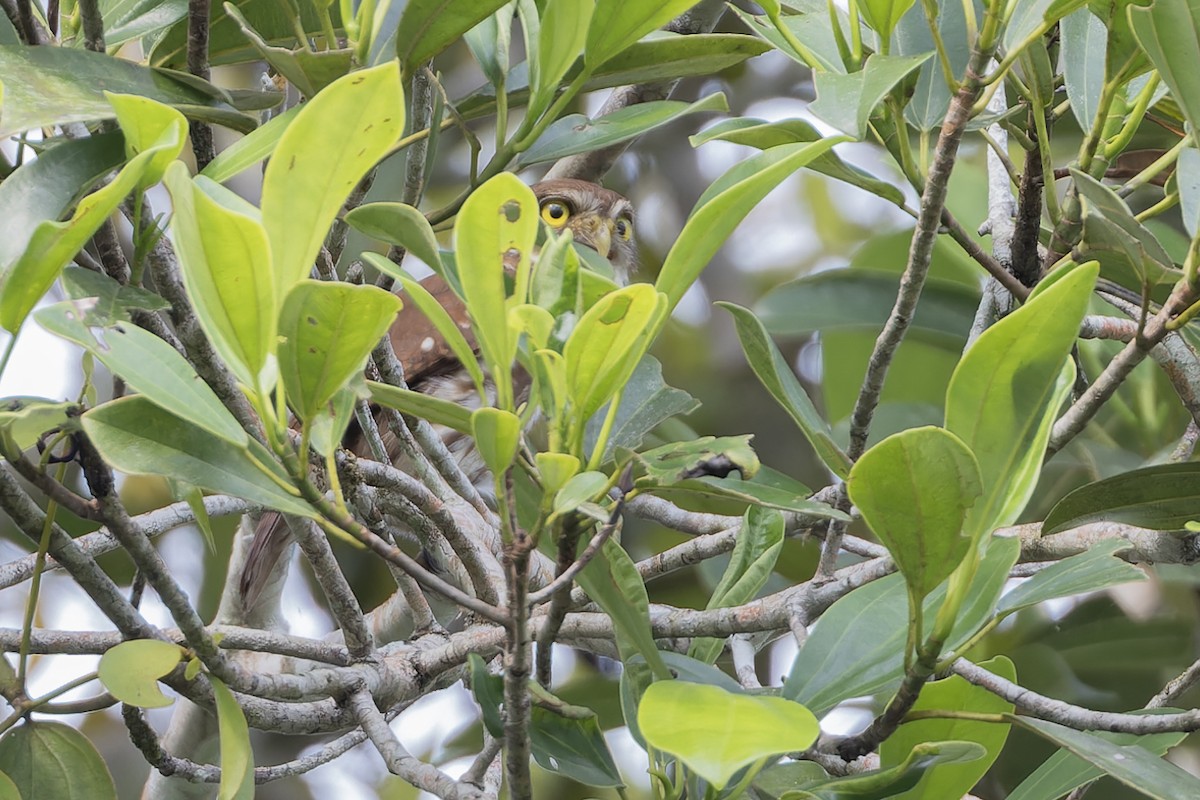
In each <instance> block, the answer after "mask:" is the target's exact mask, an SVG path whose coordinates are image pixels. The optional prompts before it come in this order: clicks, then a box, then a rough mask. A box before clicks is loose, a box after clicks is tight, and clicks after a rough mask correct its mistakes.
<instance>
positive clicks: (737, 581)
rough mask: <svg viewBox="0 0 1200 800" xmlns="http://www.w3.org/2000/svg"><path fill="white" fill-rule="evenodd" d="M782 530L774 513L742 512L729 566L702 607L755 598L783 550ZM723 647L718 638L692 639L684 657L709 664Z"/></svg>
mask: <svg viewBox="0 0 1200 800" xmlns="http://www.w3.org/2000/svg"><path fill="white" fill-rule="evenodd" d="M783 528H784V525H783V515H782V514H780V513H779V512H778V511H776V510H774V509H769V508H760V507H758V506H751V507H750V508H747V509H746V513H745V515H743V517H742V529H741V532H740V533H739V534H738V538H737V544H735V545H734V546H733V553H731V554H730V556H729V565H728V566H726V567H725V572H724V574H723V575H721V580H720V582H719V583H718V584H717V588H715V589H713V593H712V596H710V597H709V598H708V604H707V605H706V606H705V608H707V609H713V608H731V607H732V606H738V605H741V604H742V603H747V602H749V601H751V600H753V599H754V598H755V596H757V595H758V592H759V590H760V589H762V587H763V586H764V585H765V584H766V582H767V579H768V578H770V577H771V572H772V571H773V570H774V569H775V562H776V561H777V560H778V559H779V553H780V552H781V551H782V550H783ZM723 646H724V644H723V642H722V641H721V640H720V639H713V638H698V639H693V640H692V645H691V647H689V648H688V655H689V656H691V657H692V658H695V659H697V660H698V661H703V662H706V663H708V664H712V663H713V662H715V661H716V660H717V656H719V655H720V654H721V649H722V647H723Z"/></svg>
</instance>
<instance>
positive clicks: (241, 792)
mask: <svg viewBox="0 0 1200 800" xmlns="http://www.w3.org/2000/svg"><path fill="white" fill-rule="evenodd" d="M208 682H209V684H210V685H211V686H212V691H213V700H215V701H216V707H217V729H218V731H219V734H220V737H221V784H220V787H219V788H218V790H217V800H251V798H253V797H254V753H253V751H252V750H251V749H250V727H249V726H248V725H247V724H246V715H245V714H243V713H242V707H241V706H239V705H238V702H237V699H236V698H235V697H234V696H233V692H231V691H229V688H228V687H227V686H226V685H225V684H224V683H222V682H221V681H220V680H219V679H217V678H216V677H215V676H213V675H209V676H208Z"/></svg>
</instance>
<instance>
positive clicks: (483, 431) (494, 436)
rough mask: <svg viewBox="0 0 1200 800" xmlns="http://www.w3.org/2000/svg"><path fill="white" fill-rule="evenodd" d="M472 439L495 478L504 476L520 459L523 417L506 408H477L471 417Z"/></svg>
mask: <svg viewBox="0 0 1200 800" xmlns="http://www.w3.org/2000/svg"><path fill="white" fill-rule="evenodd" d="M471 436H472V437H474V439H475V446H476V447H477V448H478V449H479V456H480V458H482V459H483V463H484V465H485V466H486V467H487V468H488V470H490V471H491V473H492V474H493V475H500V474H501V473H503V472H505V471H506V470H507V469H508V468H509V467H511V466H512V463H513V460H514V459H516V457H517V447H518V446H520V444H521V418H520V417H518V416H517V415H516V414H514V413H512V412H511V411H505V410H504V409H502V408H477V409H475V411H474V412H473V413H472V414H471Z"/></svg>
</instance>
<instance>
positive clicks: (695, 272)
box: [655, 136, 847, 311]
mask: <svg viewBox="0 0 1200 800" xmlns="http://www.w3.org/2000/svg"><path fill="white" fill-rule="evenodd" d="M844 141H847V140H846V139H845V138H844V137H837V136H835V137H831V138H828V139H822V140H821V141H819V142H810V143H808V144H793V145H781V146H780V147H772V148H771V149H770V150H766V151H764V152H762V153H759V154H758V155H756V156H752V157H751V158H749V159H747V160H745V161H743V162H742V163H740V164H738V165H736V166H734V167H733V168H732V169H730V170H729V171H727V172H726V173H725V174H724V175H722V176H721V177H720V178H718V179H717V180H716V181H715V182H713V184H712V185H711V186H709V187H708V189H706V190H705V192H704V194H703V195H702V196H701V197H700V199H699V200H698V201H696V207H695V208H693V209H692V213H691V215H690V216H689V217H688V220H687V222H686V223H685V224H684V226H683V230H682V231H681V232H680V234H679V238H677V239H676V240H675V244H673V245H672V246H671V249H670V251H668V252H667V257H666V259H665V260H664V261H663V266H662V269H661V270H660V271H659V273H658V280H657V281H656V282H655V286H657V287H658V290H659V291H660V292H663V293H664V294H666V296H667V310H668V311H670V310H672V309H674V308H675V306H676V305H677V304H678V303H679V301H680V299H681V298H682V297H683V294H684V292H686V291H687V290H688V288H689V287H690V286H691V285H692V283H694V282H695V280H696V278H698V277H699V276H700V272H701V271H702V270H703V269H704V267H705V265H707V264H708V262H709V261H710V260H711V259H712V257H713V256H714V255H716V253H717V250H719V249H720V247H721V245H723V244H724V243H725V240H726V239H728V238H729V235H730V234H731V233H733V229H734V228H736V227H737V226H738V223H740V222H741V221H742V220H743V219H745V217H746V215H747V214H748V213H750V209H752V208H754V206H756V205H758V203H759V202H760V201H761V200H762V199H763V198H764V197H766V196H767V193H768V192H770V191H771V190H772V189H774V188H775V187H776V186H778V185H779V183H780V182H781V181H782V180H783V179H784V178H786V177H787V176H789V175H791V174H792V173H793V172H795V171H796V170H798V169H800V168H801V167H803V166H805V165H807V164H808V163H810V162H811V161H812V160H813V159H815V158H817V157H819V156H821V155H823V154H824V153H826V152H828V151H829V150H831V149H832V148H833V146H834V145H836V144H839V143H840V142H844Z"/></svg>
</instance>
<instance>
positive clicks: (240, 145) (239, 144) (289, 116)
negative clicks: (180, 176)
mask: <svg viewBox="0 0 1200 800" xmlns="http://www.w3.org/2000/svg"><path fill="white" fill-rule="evenodd" d="M302 108H304V106H303V105H298V106H292V107H291V108H289V109H288V110H287V111H284V112H283V113H282V114H276V115H275V116H273V117H271V119H270V120H268V121H267V122H265V123H263V124H262V125H260V126H259V127H257V128H255V129H254V130H253V131H251V132H250V133H248V134H246V135H245V136H243V137H242V138H241V139H238V140H237V141H236V142H234V143H233V144H231V145H230V146H229V147H227V148H225V149H224V150H222V151H221V152H219V153H217V157H216V158H214V159H213V160H212V161H210V162H208V166H207V167H205V168H204V169H203V170H201V171H200V174H201V175H203V176H204V177H206V178H208V179H209V180H212V181H216V182H217V183H225V181H227V180H229V179H230V178H232V177H234V176H235V175H240V174H241V173H242V172H244V171H245V170H248V169H250V167H253V166H254V165H255V164H257V163H259V162H260V161H262V160H263V159H264V158H266V157H267V156H269V155H271V153H273V152H274V151H275V147H276V145H278V144H279V140H280V138H281V137H282V136H283V132H284V131H285V130H287V127H288V126H289V125H291V124H292V120H294V119H295V118H296V115H297V114H299V113H300V110H301V109H302Z"/></svg>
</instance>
